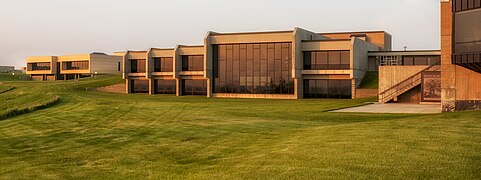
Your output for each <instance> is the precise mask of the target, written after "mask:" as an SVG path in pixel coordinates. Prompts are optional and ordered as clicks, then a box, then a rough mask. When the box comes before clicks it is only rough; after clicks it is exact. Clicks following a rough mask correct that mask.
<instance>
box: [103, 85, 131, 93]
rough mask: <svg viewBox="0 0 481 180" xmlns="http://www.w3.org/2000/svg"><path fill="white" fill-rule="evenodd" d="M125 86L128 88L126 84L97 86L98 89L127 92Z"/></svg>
mask: <svg viewBox="0 0 481 180" xmlns="http://www.w3.org/2000/svg"><path fill="white" fill-rule="evenodd" d="M125 88H126V85H125V84H116V85H112V86H106V87H101V88H97V91H103V92H113V93H125Z"/></svg>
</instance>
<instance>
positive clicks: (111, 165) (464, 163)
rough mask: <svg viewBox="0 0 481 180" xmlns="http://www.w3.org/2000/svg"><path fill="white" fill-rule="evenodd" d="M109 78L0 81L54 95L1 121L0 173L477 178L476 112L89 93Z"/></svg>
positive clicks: (480, 155)
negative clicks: (380, 111)
mask: <svg viewBox="0 0 481 180" xmlns="http://www.w3.org/2000/svg"><path fill="white" fill-rule="evenodd" d="M109 78H110V79H109ZM117 78H118V77H117ZM113 81H117V82H118V81H120V80H117V79H116V78H114V77H103V78H102V77H101V78H98V79H93V78H92V79H87V80H82V81H80V82H78V83H77V82H73V81H72V82H54V83H51V84H45V85H43V84H40V85H39V84H37V83H17V84H9V85H12V86H16V87H18V89H22V88H27V87H32V89H33V88H45V89H49V88H51V89H50V90H51V91H50V92H52V93H53V94H55V95H59V96H60V97H61V101H60V103H59V104H57V105H55V106H52V107H50V108H47V109H42V110H39V111H35V112H32V113H28V114H24V115H20V116H16V117H13V118H9V119H7V120H3V121H0V157H1V158H0V178H1V179H11V178H27V179H33V178H61V179H65V178H85V179H92V178H93V179H112V178H114V179H115V178H123V179H131V178H137V179H144V178H152V179H167V178H178V179H185V178H195V179H243V178H251V179H272V178H274V179H286V178H302V179H313V178H369V179H373V178H393V179H400V178H423V179H425V178H429V179H433V178H436V179H438V178H449V179H453V178H454V179H479V178H480V177H481V120H480V119H481V113H480V112H463V113H450V114H442V115H371V114H340V113H328V112H325V111H326V110H329V109H335V108H340V107H346V106H353V105H358V104H360V103H362V102H364V101H367V100H369V99H364V100H250V99H208V98H204V97H172V96H149V95H128V94H115V93H104V92H96V91H91V90H90V89H91V88H95V87H101V86H104V85H108V84H115V82H113ZM16 90H17V89H16Z"/></svg>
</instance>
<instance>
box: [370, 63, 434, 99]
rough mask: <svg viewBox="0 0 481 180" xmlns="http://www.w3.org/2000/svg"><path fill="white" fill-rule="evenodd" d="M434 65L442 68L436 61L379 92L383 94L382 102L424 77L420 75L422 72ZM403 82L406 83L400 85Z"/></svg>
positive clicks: (380, 94)
mask: <svg viewBox="0 0 481 180" xmlns="http://www.w3.org/2000/svg"><path fill="white" fill-rule="evenodd" d="M433 67H437V69H439V68H440V66H439V65H437V64H436V63H433V64H431V65H430V66H428V67H426V68H424V69H423V70H421V71H419V72H417V73H415V74H414V75H412V76H410V77H408V78H406V79H404V80H403V81H401V82H399V83H397V84H395V85H393V86H391V87H390V88H388V89H386V90H384V91H383V92H381V93H379V96H381V98H380V100H381V101H382V102H386V101H385V99H390V98H393V97H391V96H392V95H393V94H396V93H398V92H399V90H400V89H405V88H406V87H408V86H412V85H413V83H415V82H418V81H420V80H421V79H422V77H420V75H421V73H423V72H425V71H427V70H429V69H431V68H433ZM437 69H435V70H437ZM419 83H420V82H419ZM403 84H406V85H404V86H402V87H400V86H401V85H403ZM416 84H417V83H416ZM393 90H394V92H391V93H389V94H388V95H386V93H388V92H390V91H393ZM386 97H387V98H386Z"/></svg>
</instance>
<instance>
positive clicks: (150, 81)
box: [149, 79, 155, 95]
mask: <svg viewBox="0 0 481 180" xmlns="http://www.w3.org/2000/svg"><path fill="white" fill-rule="evenodd" d="M154 84H155V83H154V79H149V94H150V95H153V94H155V92H154V91H155V89H154Z"/></svg>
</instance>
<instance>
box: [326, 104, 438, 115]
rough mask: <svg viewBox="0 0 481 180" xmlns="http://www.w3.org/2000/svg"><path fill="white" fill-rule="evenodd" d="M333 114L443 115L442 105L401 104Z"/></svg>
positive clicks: (342, 110)
mask: <svg viewBox="0 0 481 180" xmlns="http://www.w3.org/2000/svg"><path fill="white" fill-rule="evenodd" d="M331 112H349V113H382V114H437V113H441V112H442V111H441V105H440V104H401V103H387V104H380V103H374V104H369V105H365V106H359V107H353V108H346V109H340V110H335V111H331Z"/></svg>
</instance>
